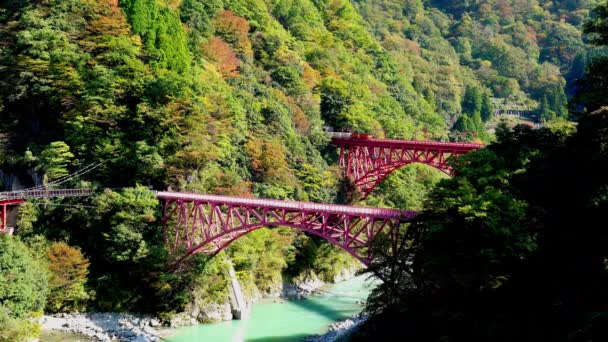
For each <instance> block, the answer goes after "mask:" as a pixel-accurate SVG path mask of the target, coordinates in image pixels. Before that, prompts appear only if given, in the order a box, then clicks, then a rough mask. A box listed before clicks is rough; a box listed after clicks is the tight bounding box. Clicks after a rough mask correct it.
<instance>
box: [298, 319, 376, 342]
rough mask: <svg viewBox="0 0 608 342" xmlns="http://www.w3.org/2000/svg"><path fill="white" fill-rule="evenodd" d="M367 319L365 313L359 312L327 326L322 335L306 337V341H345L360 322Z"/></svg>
mask: <svg viewBox="0 0 608 342" xmlns="http://www.w3.org/2000/svg"><path fill="white" fill-rule="evenodd" d="M366 320H367V314H363V313H362V314H359V315H356V316H353V317H351V318H349V319H347V320H344V321H340V322H336V323H334V324H332V325H330V326H329V329H327V332H326V333H325V334H323V335H317V336H313V337H309V338H307V339H306V340H305V341H306V342H339V341H345V340H346V339H347V338H348V337H349V336H350V335H352V334H353V333H354V332H355V331H357V329H358V328H359V326H361V324H363V323H364V322H365V321H366Z"/></svg>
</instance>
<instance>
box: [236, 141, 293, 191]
mask: <svg viewBox="0 0 608 342" xmlns="http://www.w3.org/2000/svg"><path fill="white" fill-rule="evenodd" d="M245 150H246V152H247V154H248V155H249V157H250V158H251V167H252V168H253V170H254V171H255V172H256V173H258V176H259V177H260V178H261V179H262V180H264V181H273V180H274V181H279V182H283V183H286V184H294V183H295V177H294V176H293V174H292V173H291V170H290V169H289V165H288V163H287V160H286V158H285V152H286V149H285V146H283V145H282V144H281V143H279V142H278V141H275V140H266V139H259V138H253V139H251V140H249V141H248V142H247V144H246V145H245Z"/></svg>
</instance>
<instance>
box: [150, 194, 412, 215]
mask: <svg viewBox="0 0 608 342" xmlns="http://www.w3.org/2000/svg"><path fill="white" fill-rule="evenodd" d="M156 195H157V197H158V198H160V199H165V200H176V201H179V200H185V201H199V202H206V203H214V204H225V205H228V206H245V207H256V208H269V209H286V210H293V211H303V210H309V211H316V212H325V213H332V214H350V215H353V214H355V215H364V216H370V217H377V218H389V219H390V218H398V219H401V220H404V221H407V220H409V219H411V218H413V217H414V216H416V214H417V213H416V212H415V211H408V210H397V209H378V208H367V207H360V206H350V205H339V204H323V203H312V202H297V201H283V200H272V199H259V198H244V197H233V196H219V195H201V194H194V193H184V192H170V191H157V192H156Z"/></svg>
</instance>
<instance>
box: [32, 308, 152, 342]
mask: <svg viewBox="0 0 608 342" xmlns="http://www.w3.org/2000/svg"><path fill="white" fill-rule="evenodd" d="M40 324H42V330H52V331H63V332H68V333H76V334H81V335H85V336H87V337H90V338H91V340H93V341H95V340H96V341H104V342H105V341H128V342H149V341H157V340H159V338H160V334H159V332H158V331H157V330H156V329H155V327H159V326H160V321H158V320H156V319H155V318H152V317H145V316H137V315H131V314H123V313H88V314H65V313H62V314H57V315H54V316H44V317H42V318H41V319H40Z"/></svg>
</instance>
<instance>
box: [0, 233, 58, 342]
mask: <svg viewBox="0 0 608 342" xmlns="http://www.w3.org/2000/svg"><path fill="white" fill-rule="evenodd" d="M47 286H48V285H47V280H46V274H45V270H44V268H43V267H42V266H41V265H40V264H39V263H37V262H36V261H35V259H34V258H33V257H32V256H31V254H30V252H29V251H28V249H27V247H26V246H25V245H24V244H23V242H21V241H20V240H19V239H18V238H16V237H14V236H8V235H1V234H0V341H21V340H26V339H27V338H28V337H34V335H35V334H36V333H37V331H36V330H37V328H36V324H35V323H30V322H29V321H27V320H25V319H27V318H28V317H29V316H31V315H32V313H34V312H39V311H41V310H42V309H43V308H44V303H45V301H46V295H47V290H48V289H47Z"/></svg>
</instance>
